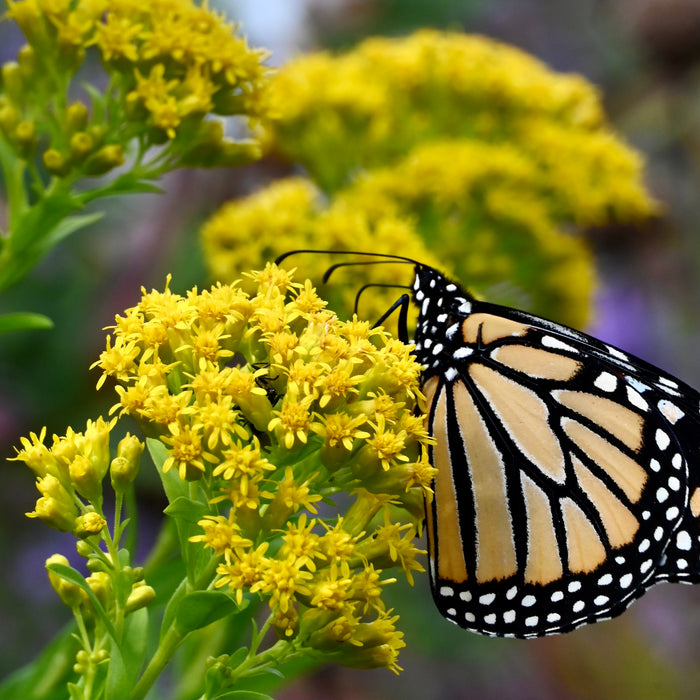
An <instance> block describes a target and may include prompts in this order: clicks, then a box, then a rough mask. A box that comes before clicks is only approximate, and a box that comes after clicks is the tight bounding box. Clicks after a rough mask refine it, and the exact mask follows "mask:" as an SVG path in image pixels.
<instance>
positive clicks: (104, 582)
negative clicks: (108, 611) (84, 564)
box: [85, 571, 112, 608]
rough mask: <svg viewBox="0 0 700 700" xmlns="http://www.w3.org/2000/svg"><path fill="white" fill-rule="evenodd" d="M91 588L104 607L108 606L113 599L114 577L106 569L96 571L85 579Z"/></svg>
mask: <svg viewBox="0 0 700 700" xmlns="http://www.w3.org/2000/svg"><path fill="white" fill-rule="evenodd" d="M85 580H86V581H87V583H88V586H90V590H91V591H92V592H93V593H94V594H95V597H96V598H97V600H99V601H100V603H101V604H102V607H103V608H106V607H107V606H108V604H109V602H110V600H111V599H112V579H111V578H110V577H109V574H107V573H105V572H104V571H96V572H95V573H94V574H91V575H90V576H88V577H87V579H85Z"/></svg>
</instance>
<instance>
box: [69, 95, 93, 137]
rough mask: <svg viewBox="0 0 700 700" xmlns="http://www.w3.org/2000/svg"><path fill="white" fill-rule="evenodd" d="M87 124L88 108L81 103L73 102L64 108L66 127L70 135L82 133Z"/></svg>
mask: <svg viewBox="0 0 700 700" xmlns="http://www.w3.org/2000/svg"><path fill="white" fill-rule="evenodd" d="M87 122H88V108H87V107H86V106H85V105H84V104H83V103H82V102H73V104H71V105H68V107H66V126H67V127H68V130H69V131H70V133H76V132H78V131H82V130H83V129H84V128H85V127H86V126H87Z"/></svg>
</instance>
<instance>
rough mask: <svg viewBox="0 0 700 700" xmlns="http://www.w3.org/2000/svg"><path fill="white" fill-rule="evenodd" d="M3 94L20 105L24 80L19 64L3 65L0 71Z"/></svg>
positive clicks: (11, 62) (9, 62)
mask: <svg viewBox="0 0 700 700" xmlns="http://www.w3.org/2000/svg"><path fill="white" fill-rule="evenodd" d="M0 78H1V79H2V88H3V92H4V93H5V94H6V95H7V96H8V97H9V98H10V99H11V100H13V101H15V102H17V103H21V102H22V101H23V94H22V93H23V87H24V80H23V79H22V71H21V69H20V67H19V63H15V62H14V61H8V62H7V63H4V64H3V66H2V69H1V70H0Z"/></svg>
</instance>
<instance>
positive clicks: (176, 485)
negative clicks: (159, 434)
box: [146, 438, 189, 503]
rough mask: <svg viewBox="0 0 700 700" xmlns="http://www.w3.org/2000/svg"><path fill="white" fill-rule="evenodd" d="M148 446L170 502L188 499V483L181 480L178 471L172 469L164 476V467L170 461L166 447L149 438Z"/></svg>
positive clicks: (158, 441)
mask: <svg viewBox="0 0 700 700" xmlns="http://www.w3.org/2000/svg"><path fill="white" fill-rule="evenodd" d="M146 445H147V447H148V452H149V453H150V455H151V459H152V460H153V464H155V466H156V470H157V471H158V476H160V480H161V482H162V483H163V489H164V490H165V495H166V496H167V498H168V501H169V502H170V503H173V502H174V501H176V500H177V499H178V498H180V497H183V498H187V497H188V494H189V488H188V485H187V482H185V481H183V480H182V479H181V478H180V476H179V474H178V473H177V470H175V469H171V470H170V471H169V472H168V473H167V474H163V465H164V464H165V460H166V459H168V450H167V448H166V447H165V445H164V444H163V443H162V442H161V441H160V440H157V439H155V438H148V439H147V440H146Z"/></svg>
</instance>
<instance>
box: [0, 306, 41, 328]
mask: <svg viewBox="0 0 700 700" xmlns="http://www.w3.org/2000/svg"><path fill="white" fill-rule="evenodd" d="M49 328H53V321H52V320H51V319H50V318H49V317H48V316H44V315H43V314H35V313H32V312H30V311H18V312H16V313H11V314H3V315H2V316H0V333H16V332H17V331H39V330H41V331H43V330H48V329H49Z"/></svg>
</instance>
